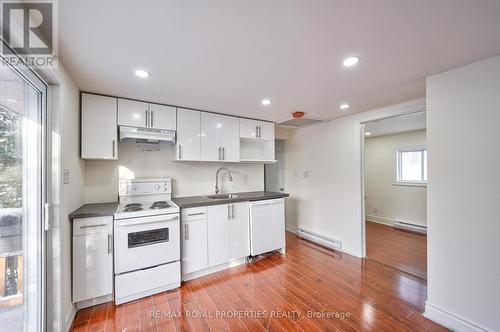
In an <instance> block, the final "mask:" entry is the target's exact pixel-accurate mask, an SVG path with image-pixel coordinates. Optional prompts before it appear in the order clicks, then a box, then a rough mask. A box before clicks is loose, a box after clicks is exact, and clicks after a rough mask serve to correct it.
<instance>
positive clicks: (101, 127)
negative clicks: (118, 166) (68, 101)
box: [81, 93, 118, 160]
mask: <svg viewBox="0 0 500 332" xmlns="http://www.w3.org/2000/svg"><path fill="white" fill-rule="evenodd" d="M81 98H82V109H81V112H82V120H81V121H82V136H81V145H82V146H81V153H82V154H81V157H82V159H112V160H117V159H118V147H117V143H118V130H117V98H113V97H106V96H99V95H93V94H88V93H82V95H81Z"/></svg>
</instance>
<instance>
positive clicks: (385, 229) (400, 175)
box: [362, 112, 427, 279]
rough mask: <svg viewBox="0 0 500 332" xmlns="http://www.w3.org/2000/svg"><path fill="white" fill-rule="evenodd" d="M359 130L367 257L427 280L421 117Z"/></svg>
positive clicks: (367, 125) (368, 125)
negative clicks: (360, 136)
mask: <svg viewBox="0 0 500 332" xmlns="http://www.w3.org/2000/svg"><path fill="white" fill-rule="evenodd" d="M362 126H363V128H362V129H363V130H364V135H363V136H364V144H363V146H364V149H363V161H364V170H363V171H364V176H363V180H364V209H365V211H364V215H365V218H364V219H365V239H366V246H365V247H366V258H367V259H370V260H373V261H376V262H378V263H381V264H384V265H388V266H391V267H393V268H396V269H398V270H401V271H403V272H406V273H408V274H411V275H414V276H416V277H418V278H421V279H427V236H426V234H427V148H426V113H425V112H419V113H413V114H409V115H404V116H398V117H392V118H387V119H381V120H376V121H370V122H366V123H364V124H363V125H362Z"/></svg>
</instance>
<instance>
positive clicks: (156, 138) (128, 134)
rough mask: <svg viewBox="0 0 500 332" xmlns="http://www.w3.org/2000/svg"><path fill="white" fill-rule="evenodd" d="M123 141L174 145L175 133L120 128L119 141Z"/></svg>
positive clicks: (150, 129)
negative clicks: (132, 140) (134, 140)
mask: <svg viewBox="0 0 500 332" xmlns="http://www.w3.org/2000/svg"><path fill="white" fill-rule="evenodd" d="M124 139H136V140H139V141H140V142H145V141H148V142H169V143H172V144H174V143H175V131H174V130H163V129H154V128H138V127H126V126H120V141H121V140H124Z"/></svg>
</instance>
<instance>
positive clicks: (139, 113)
mask: <svg viewBox="0 0 500 332" xmlns="http://www.w3.org/2000/svg"><path fill="white" fill-rule="evenodd" d="M148 123H149V104H148V103H143V102H140V101H135V100H128V99H118V125H120V126H130V127H147V126H148Z"/></svg>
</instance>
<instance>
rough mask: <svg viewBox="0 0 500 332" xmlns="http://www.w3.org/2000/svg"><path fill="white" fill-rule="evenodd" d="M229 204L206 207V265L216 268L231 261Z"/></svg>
mask: <svg viewBox="0 0 500 332" xmlns="http://www.w3.org/2000/svg"><path fill="white" fill-rule="evenodd" d="M229 213H230V206H229V204H225V205H214V206H209V207H208V265H209V266H216V265H219V264H223V263H227V262H229V260H230V259H231V249H230V248H231V246H230V238H231V236H230V228H229Z"/></svg>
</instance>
